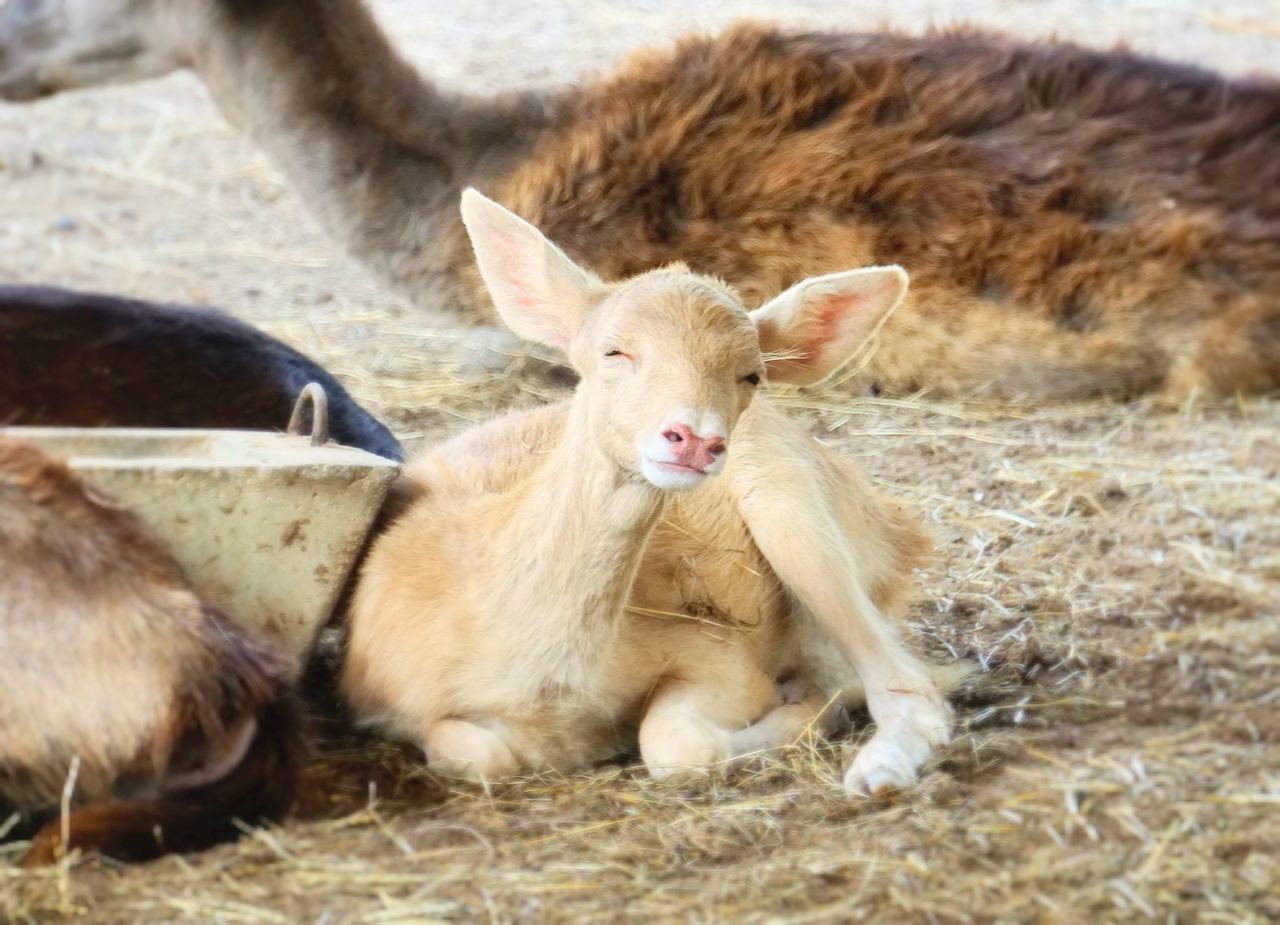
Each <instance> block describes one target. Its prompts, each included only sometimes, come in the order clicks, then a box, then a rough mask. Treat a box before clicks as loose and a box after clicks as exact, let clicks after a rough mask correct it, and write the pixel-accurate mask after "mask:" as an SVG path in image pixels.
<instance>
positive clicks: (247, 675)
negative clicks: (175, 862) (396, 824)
mask: <svg viewBox="0 0 1280 925" xmlns="http://www.w3.org/2000/svg"><path fill="white" fill-rule="evenodd" d="M0 563H3V565H0V652H3V653H4V658H3V661H2V662H0V824H5V823H4V822H3V820H4V819H6V818H8V819H9V820H10V824H9V825H8V827H10V828H12V825H11V823H12V821H13V818H14V817H13V814H14V813H17V814H18V817H19V820H20V821H19V823H18V826H17V828H16V830H15V832H12V833H10V835H11V836H12V834H15V833H16V834H26V833H28V832H34V833H35V834H34V841H33V844H32V847H31V850H30V851H29V853H28V855H27V858H26V861H25V863H27V864H43V863H49V862H51V861H53V860H55V859H56V858H57V857H58V856H59V855H60V854H61V853H62V851H63V850H65V849H69V848H73V847H79V848H85V849H96V850H98V851H101V852H103V853H104V854H107V855H110V856H112V857H116V858H121V859H127V860H141V859H145V858H150V857H155V856H157V855H159V854H163V853H165V852H166V851H187V850H193V849H197V848H202V847H205V846H207V845H210V844H213V843H216V842H219V841H226V840H229V839H232V838H235V837H236V836H237V835H238V834H240V830H239V828H238V827H237V826H236V824H235V820H237V819H238V820H242V821H243V822H245V823H250V824H253V823H257V822H261V821H264V820H274V819H278V818H280V817H281V816H282V815H283V814H284V813H285V812H286V811H287V810H288V808H289V806H290V805H291V804H292V801H293V795H294V790H295V782H296V777H297V771H298V754H299V748H298V739H297V733H296V728H297V723H296V720H297V710H296V708H295V705H294V703H293V701H292V699H291V695H290V694H289V693H288V691H287V689H286V686H285V682H284V680H283V677H284V672H283V670H282V669H283V668H284V664H283V662H282V660H281V659H280V658H279V657H277V656H276V655H274V654H272V653H271V652H270V651H268V650H267V649H265V648H263V647H261V646H259V645H258V644H256V643H254V642H252V641H251V640H249V639H248V638H246V637H245V636H244V635H243V634H242V633H241V632H239V631H238V630H237V629H236V628H235V627H234V626H233V625H232V624H231V623H230V622H228V620H227V619H226V618H224V617H223V616H222V615H221V614H219V613H218V612H217V611H215V610H213V609H212V608H210V607H208V606H207V605H205V604H204V603H202V602H201V601H200V599H199V598H197V597H196V595H195V593H194V592H193V591H192V590H191V588H190V586H189V585H188V584H187V581H186V579H185V578H184V576H183V575H182V573H181V571H180V570H179V569H178V566H177V565H176V564H175V563H174V561H173V559H172V558H171V557H170V556H169V554H168V553H167V552H166V551H165V550H164V548H163V547H162V546H161V545H160V543H159V542H158V541H157V540H156V539H155V538H154V537H152V536H151V535H149V534H148V532H147V531H146V530H145V529H143V527H142V525H141V524H140V523H139V522H138V521H137V520H136V519H135V518H134V517H133V516H132V515H131V514H129V513H128V512H126V511H123V510H120V509H119V508H116V507H113V506H112V505H111V502H110V501H109V500H107V499H104V498H101V497H98V496H96V495H95V494H93V493H91V492H90V491H88V490H87V489H86V488H85V487H84V486H83V485H81V484H80V483H79V482H78V481H77V480H76V478H75V477H74V476H73V475H72V474H71V472H70V471H69V470H68V469H67V468H66V466H64V465H63V464H61V463H59V462H56V461H54V460H52V459H50V458H48V457H46V456H45V455H43V454H42V453H40V452H39V451H37V450H35V449H34V448H32V447H30V446H28V445H26V444H23V443H19V442H17V441H15V440H12V439H4V438H0ZM68 789H69V790H70V794H71V797H70V804H71V812H70V814H69V816H68V817H67V818H65V819H63V818H59V817H58V809H59V805H60V803H61V801H62V800H63V798H64V791H66V790H68ZM64 831H66V832H67V833H68V835H69V842H68V843H67V844H66V845H64V844H63V842H62V833H63V832H64Z"/></svg>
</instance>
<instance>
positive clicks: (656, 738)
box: [640, 672, 840, 780]
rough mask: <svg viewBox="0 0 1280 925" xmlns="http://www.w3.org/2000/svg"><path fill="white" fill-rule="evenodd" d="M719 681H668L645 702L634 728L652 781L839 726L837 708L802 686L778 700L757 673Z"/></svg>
mask: <svg viewBox="0 0 1280 925" xmlns="http://www.w3.org/2000/svg"><path fill="white" fill-rule="evenodd" d="M717 680H718V681H720V682H721V683H719V684H709V683H703V684H696V683H693V682H690V681H683V680H679V679H670V680H667V681H664V682H663V683H661V684H659V685H658V687H657V688H656V689H655V690H654V692H653V695H652V696H651V697H650V698H649V703H648V705H647V707H646V709H645V714H644V718H643V720H642V721H641V723H640V755H641V757H642V758H643V759H644V763H645V765H646V767H648V769H649V773H650V774H652V775H653V776H654V777H655V778H656V779H658V780H663V779H665V778H667V777H670V776H671V775H672V774H675V773H677V772H683V771H706V770H708V769H711V768H713V767H716V766H720V767H724V766H726V765H727V764H728V763H729V762H731V761H736V760H737V759H742V758H745V757H747V756H750V755H754V754H757V753H759V752H764V751H768V750H770V749H774V748H778V747H780V746H783V745H788V744H790V743H792V742H794V741H796V740H797V739H799V738H800V737H801V736H803V735H804V734H806V733H807V732H814V733H817V734H818V735H824V736H825V735H829V734H830V733H831V732H832V731H833V730H834V729H835V728H836V725H837V723H838V720H839V716H840V707H839V705H838V704H835V703H833V702H831V701H829V700H828V699H827V698H825V697H823V696H822V695H821V694H820V693H818V692H817V691H813V690H809V689H808V688H805V687H803V686H796V687H795V689H790V690H789V689H785V688H784V690H782V691H781V692H779V691H778V690H777V688H776V686H775V684H774V682H773V679H772V678H770V677H768V676H767V675H766V674H764V673H763V672H752V673H751V674H750V675H749V676H748V677H746V678H735V677H734V676H733V675H732V674H730V673H726V675H725V676H724V677H723V678H719V679H717ZM780 693H781V696H782V702H781V703H779V702H778V697H779V694H780Z"/></svg>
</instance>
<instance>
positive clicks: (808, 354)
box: [751, 266, 907, 385]
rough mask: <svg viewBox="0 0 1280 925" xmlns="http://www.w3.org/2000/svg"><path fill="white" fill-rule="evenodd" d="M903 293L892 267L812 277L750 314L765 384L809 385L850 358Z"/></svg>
mask: <svg viewBox="0 0 1280 925" xmlns="http://www.w3.org/2000/svg"><path fill="white" fill-rule="evenodd" d="M906 292H907V272H906V271H905V270H904V269H902V267H898V266H887V267H865V268H863V269H861V270H846V271H844V272H842V273H830V274H828V275H826V276H815V277H812V278H811V279H806V280H804V281H803V282H799V283H796V284H795V285H794V286H792V287H791V288H790V289H788V290H787V291H786V292H783V293H782V294H781V295H779V296H777V297H776V298H774V299H773V300H772V301H770V302H768V303H767V304H765V305H764V306H762V307H760V308H758V309H756V310H755V311H754V312H752V313H751V318H752V320H753V321H754V322H755V323H756V330H757V331H759V333H760V350H761V352H762V353H763V354H764V357H765V367H766V369H767V370H768V377H769V381H771V382H790V383H792V384H794V385H815V384H817V383H819V382H821V381H822V380H824V379H826V378H827V377H828V376H830V375H831V374H832V373H834V372H835V371H836V370H837V369H839V368H840V367H841V366H843V365H844V364H845V362H846V361H847V360H848V359H849V358H850V357H852V356H853V354H854V353H855V351H857V349H858V348H859V347H861V346H862V344H863V343H865V342H866V340H867V338H868V337H870V336H871V335H872V334H873V333H874V332H875V330H876V328H877V327H878V326H879V324H880V322H881V321H883V320H884V318H885V317H886V316H887V315H888V314H889V313H890V312H891V311H893V310H894V309H895V308H897V306H898V303H899V302H901V301H902V297H903V296H904V295H905V294H906Z"/></svg>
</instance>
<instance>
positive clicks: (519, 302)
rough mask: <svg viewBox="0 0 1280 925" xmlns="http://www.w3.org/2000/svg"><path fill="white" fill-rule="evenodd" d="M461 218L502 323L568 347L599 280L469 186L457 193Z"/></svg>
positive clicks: (527, 335)
mask: <svg viewBox="0 0 1280 925" xmlns="http://www.w3.org/2000/svg"><path fill="white" fill-rule="evenodd" d="M462 223H463V224H464V225H466V228H467V234H468V235H469V236H470V238H471V246H472V248H473V249H474V250H475V252H476V263H477V264H478V265H479V267H480V276H481V277H482V278H483V279H484V284H485V286H486V287H487V288H488V290H489V294H490V295H491V296H493V304H494V305H495V306H496V307H497V309H498V314H499V315H501V316H502V320H503V321H505V322H506V323H507V327H509V328H510V329H511V330H512V331H514V332H515V333H516V334H518V335H520V336H521V337H523V338H524V339H525V340H532V341H537V342H538V343H540V344H546V345H548V346H551V347H559V348H560V349H561V350H564V349H567V348H568V346H569V342H570V341H572V340H573V338H574V336H575V335H576V334H577V333H578V330H579V329H580V328H581V327H582V323H583V320H584V319H585V318H586V315H587V312H588V311H589V310H590V308H591V293H592V290H593V289H594V288H595V287H598V286H600V280H599V279H597V278H596V276H595V275H594V274H592V273H589V272H587V271H586V270H584V269H582V268H581V267H579V266H578V265H577V264H576V263H574V262H573V261H572V260H570V259H569V258H568V256H566V255H565V253H564V251H562V250H560V248H558V247H556V246H555V245H554V244H552V243H551V242H550V241H548V240H547V239H546V238H545V237H544V236H543V234H542V232H541V231H539V230H538V229H537V228H535V227H533V226H532V225H530V224H529V223H528V222H526V221H525V220H524V219H522V218H521V217H520V216H518V215H516V214H515V213H514V212H510V211H508V210H507V209H504V208H503V207H502V206H500V205H498V204H497V203H496V202H494V201H493V200H492V199H489V198H487V197H485V196H483V195H481V194H480V193H479V192H477V191H476V190H474V189H471V188H468V189H466V190H464V191H463V193H462Z"/></svg>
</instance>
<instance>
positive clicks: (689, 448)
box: [662, 421, 724, 472]
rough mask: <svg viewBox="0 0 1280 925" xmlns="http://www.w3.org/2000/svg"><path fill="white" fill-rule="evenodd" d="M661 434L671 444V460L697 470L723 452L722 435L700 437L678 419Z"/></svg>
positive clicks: (700, 469) (706, 465) (704, 466)
mask: <svg viewBox="0 0 1280 925" xmlns="http://www.w3.org/2000/svg"><path fill="white" fill-rule="evenodd" d="M662 436H664V437H665V438H666V439H667V441H668V442H669V443H670V444H671V455H672V456H673V457H674V459H673V460H672V461H673V462H675V463H676V464H677V465H681V466H688V467H689V468H690V469H697V470H698V471H699V472H701V471H702V470H703V469H705V468H707V467H708V466H710V465H711V464H712V463H713V462H715V461H716V457H717V456H719V455H720V454H721V453H723V452H724V437H722V436H720V435H719V434H712V435H711V436H710V437H701V436H699V435H698V434H695V433H694V432H693V431H692V430H690V429H689V425H688V424H684V423H681V422H679V421H677V422H676V423H674V424H672V425H671V426H670V427H668V428H667V429H666V430H664V431H663V432H662Z"/></svg>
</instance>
